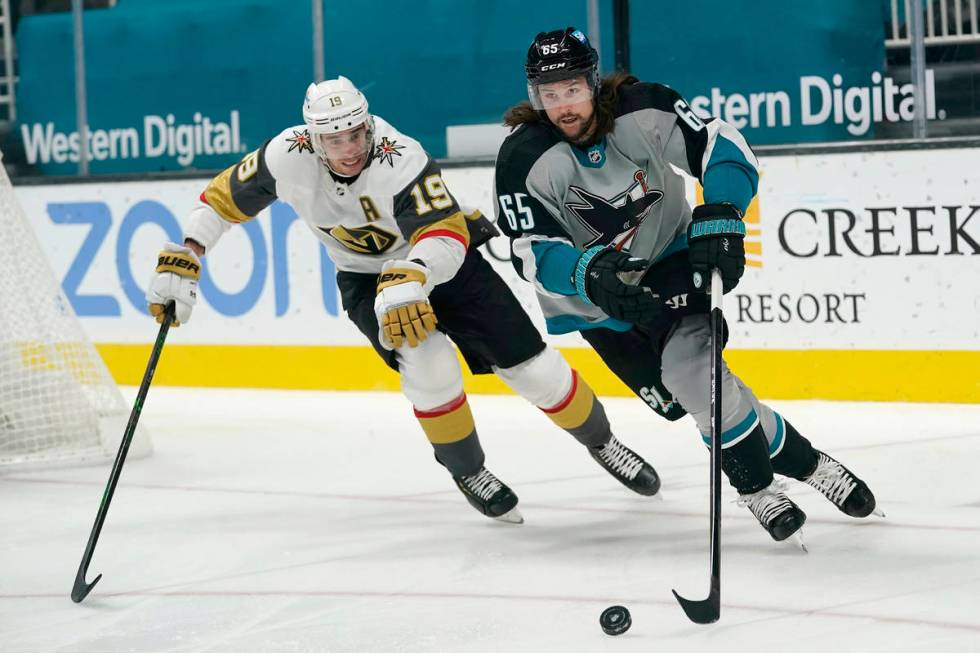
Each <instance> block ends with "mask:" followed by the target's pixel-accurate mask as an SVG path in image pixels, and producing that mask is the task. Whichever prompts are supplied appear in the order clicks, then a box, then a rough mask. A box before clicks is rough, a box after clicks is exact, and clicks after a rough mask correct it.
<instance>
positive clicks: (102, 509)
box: [71, 302, 175, 603]
mask: <svg viewBox="0 0 980 653" xmlns="http://www.w3.org/2000/svg"><path fill="white" fill-rule="evenodd" d="M174 310H175V309H174V304H173V302H170V303H169V304H167V308H166V309H165V310H164V313H163V322H162V323H161V324H160V333H158V334H157V341H156V344H154V345H153V352H152V353H151V354H150V361H149V362H148V363H147V364H146V372H145V373H144V374H143V382H142V383H141V384H140V389H139V392H137V393H136V402H135V403H134V404H133V410H132V412H131V413H129V423H127V424H126V432H125V434H123V439H122V442H121V443H120V444H119V453H117V454H116V461H115V462H114V463H113V464H112V473H111V474H109V482H108V483H107V484H106V486H105V492H104V493H103V494H102V503H101V505H99V513H98V514H97V515H96V516H95V524H94V525H93V526H92V533H91V534H90V535H89V536H88V544H87V545H85V553H84V554H82V562H81V564H80V565H78V573H77V574H75V584H74V585H72V588H71V600H72V601H74V602H75V603H81V602H82V601H84V600H85V597H86V596H88V593H89V592H91V591H92V588H93V587H95V584H96V583H98V582H99V580H100V579H101V578H102V574H99V575H98V576H96V577H95V580H93V581H92V582H91V583H88V582H86V581H85V575H86V574H87V573H88V566H89V564H90V563H91V562H92V555H93V554H94V553H95V545H96V544H97V543H98V541H99V533H101V532H102V524H103V523H105V516H106V513H107V512H109V502H111V501H112V495H113V493H114V492H115V491H116V485H117V484H118V483H119V475H120V474H121V473H122V467H123V463H125V462H126V454H127V453H129V445H130V443H131V442H132V441H133V434H134V433H136V423H137V422H138V421H139V419H140V412H142V410H143V401H144V400H145V399H146V392H147V391H148V390H149V389H150V382H151V381H152V380H153V373H154V372H155V371H156V369H157V361H159V360H160V353H161V352H162V351H163V342H164V340H166V339H167V331H169V330H170V323H171V322H173V320H174Z"/></svg>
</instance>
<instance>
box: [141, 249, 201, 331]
mask: <svg viewBox="0 0 980 653" xmlns="http://www.w3.org/2000/svg"><path fill="white" fill-rule="evenodd" d="M200 278H201V261H199V260H198V258H197V255H196V254H194V252H193V251H192V250H191V249H190V248H189V247H183V246H181V245H177V244H176V243H167V244H166V245H164V246H163V251H162V252H160V255H159V256H158V257H157V267H156V270H155V272H154V275H153V279H151V280H150V287H149V289H147V291H146V303H147V304H148V305H149V310H150V315H152V316H153V317H155V318H156V320H157V322H160V323H162V322H163V313H164V309H165V308H166V306H167V304H168V303H169V302H171V301H172V302H174V307H175V308H176V313H175V314H174V321H173V326H175V327H176V326H180V325H181V324H182V323H184V322H186V321H188V320H189V319H191V310H193V308H194V303H195V302H196V301H197V282H198V279H200Z"/></svg>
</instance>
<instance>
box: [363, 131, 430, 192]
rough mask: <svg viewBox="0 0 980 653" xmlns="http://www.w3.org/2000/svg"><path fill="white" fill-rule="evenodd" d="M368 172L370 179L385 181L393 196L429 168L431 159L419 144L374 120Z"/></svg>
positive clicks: (384, 184)
mask: <svg viewBox="0 0 980 653" xmlns="http://www.w3.org/2000/svg"><path fill="white" fill-rule="evenodd" d="M371 157H372V160H371V165H370V167H369V168H367V170H368V171H370V174H371V176H372V178H375V179H378V180H381V179H383V180H384V183H383V184H382V185H383V186H387V187H389V188H391V190H392V194H395V193H397V192H398V191H400V190H402V189H404V188H405V186H406V185H408V184H409V182H411V181H412V180H413V179H415V178H416V177H417V176H418V175H419V174H421V173H422V171H424V170H425V169H426V168H427V167H428V166H429V164H430V161H431V157H429V153H428V152H426V151H425V148H423V147H422V144H421V143H419V142H418V141H417V140H415V139H414V138H411V137H410V136H406V135H405V134H403V133H401V132H400V131H398V130H397V129H395V128H394V127H392V126H391V125H390V124H389V123H388V122H387V121H386V120H384V119H383V118H380V117H379V116H374V151H373V152H372V153H371Z"/></svg>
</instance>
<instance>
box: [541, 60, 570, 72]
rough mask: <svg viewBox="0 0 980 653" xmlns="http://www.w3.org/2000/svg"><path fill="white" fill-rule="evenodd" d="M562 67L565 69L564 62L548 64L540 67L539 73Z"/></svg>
mask: <svg viewBox="0 0 980 653" xmlns="http://www.w3.org/2000/svg"><path fill="white" fill-rule="evenodd" d="M564 67H565V62H564V61H563V62H561V63H553V64H548V65H547V66H541V72H545V71H546V70H555V69H557V68H564Z"/></svg>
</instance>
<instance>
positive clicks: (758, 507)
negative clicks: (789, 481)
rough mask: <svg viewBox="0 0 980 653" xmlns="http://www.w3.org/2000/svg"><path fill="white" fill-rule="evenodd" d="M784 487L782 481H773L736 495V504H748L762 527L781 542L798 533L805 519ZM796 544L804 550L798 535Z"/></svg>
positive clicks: (804, 515)
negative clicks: (755, 490)
mask: <svg viewBox="0 0 980 653" xmlns="http://www.w3.org/2000/svg"><path fill="white" fill-rule="evenodd" d="M784 489H785V486H784V485H783V484H782V483H778V482H775V481H774V482H772V483H770V484H769V486H768V487H765V488H763V489H761V490H759V491H758V492H754V493H752V494H742V495H739V497H738V505H740V506H748V508H749V510H751V511H752V514H753V515H755V518H756V519H758V520H759V523H760V524H762V527H763V528H765V529H766V531H768V532H769V535H771V536H772V539H774V540H776V541H777V542H782V541H783V540H785V539H786V538H788V537H789V536H791V535H794V534H797V535H798V534H799V531H800V528H802V527H803V523H804V522H805V521H806V514H805V513H804V512H803V511H802V510H800V508H799V506H797V505H796V504H795V503H793V502H792V501H791V500H790V499H789V497H787V496H786V494H785V493H784V492H783V490H784ZM797 544H799V546H800V548H802V549H803V550H804V551H805V550H806V547H805V546H803V539H802V537H800V536H799V535H798V537H797Z"/></svg>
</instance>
